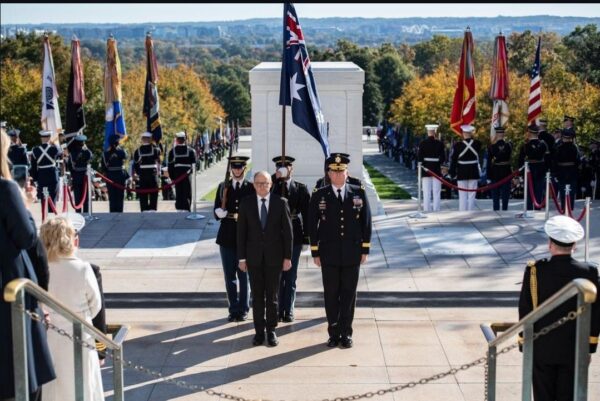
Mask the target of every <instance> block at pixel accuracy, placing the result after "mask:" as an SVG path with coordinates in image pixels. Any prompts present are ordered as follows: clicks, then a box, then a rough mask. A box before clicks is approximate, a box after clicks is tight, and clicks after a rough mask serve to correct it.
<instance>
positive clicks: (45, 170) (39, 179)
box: [31, 130, 62, 203]
mask: <svg viewBox="0 0 600 401" xmlns="http://www.w3.org/2000/svg"><path fill="white" fill-rule="evenodd" d="M51 135H52V131H46V130H42V131H40V138H41V141H42V144H41V145H38V146H36V147H34V148H33V149H32V150H31V177H32V178H33V180H34V181H35V182H36V183H37V185H36V188H37V194H38V198H39V199H44V193H43V189H44V188H47V189H48V196H49V197H50V198H52V201H53V202H54V203H56V198H57V195H58V168H57V162H58V161H59V159H60V158H61V157H62V150H61V149H60V148H59V147H58V146H56V145H54V144H52V143H50V137H51Z"/></svg>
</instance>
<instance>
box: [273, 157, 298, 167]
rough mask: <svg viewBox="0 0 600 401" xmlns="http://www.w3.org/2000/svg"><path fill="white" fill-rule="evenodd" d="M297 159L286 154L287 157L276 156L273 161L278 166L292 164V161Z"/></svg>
mask: <svg viewBox="0 0 600 401" xmlns="http://www.w3.org/2000/svg"><path fill="white" fill-rule="evenodd" d="M295 161H296V159H295V158H293V157H291V156H285V157H281V156H276V157H274V158H273V163H275V165H276V166H277V167H281V166H291V165H292V163H294V162H295Z"/></svg>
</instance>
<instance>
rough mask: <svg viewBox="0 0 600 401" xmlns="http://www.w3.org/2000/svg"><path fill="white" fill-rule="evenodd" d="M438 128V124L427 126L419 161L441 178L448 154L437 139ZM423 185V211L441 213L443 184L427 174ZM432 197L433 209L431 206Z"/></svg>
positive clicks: (418, 157)
mask: <svg viewBox="0 0 600 401" xmlns="http://www.w3.org/2000/svg"><path fill="white" fill-rule="evenodd" d="M438 127H439V125H437V124H427V125H425V129H426V130H427V139H425V140H424V141H422V142H421V143H420V144H419V151H418V152H417V160H418V161H419V162H421V165H422V166H423V167H425V168H427V169H428V170H430V171H431V172H433V173H435V174H437V175H438V176H441V175H442V171H441V164H442V163H444V162H445V161H446V152H445V151H444V144H443V143H442V141H440V140H438V139H436V138H435V133H436V130H437V129H438ZM421 185H422V188H423V210H424V211H425V212H430V211H434V212H437V211H439V210H440V193H441V191H442V183H441V182H440V181H439V180H438V179H437V178H434V177H433V176H431V175H430V174H429V173H428V172H427V173H423V178H422V179H421ZM432 197H433V207H432V204H431V198H432Z"/></svg>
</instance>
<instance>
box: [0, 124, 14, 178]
mask: <svg viewBox="0 0 600 401" xmlns="http://www.w3.org/2000/svg"><path fill="white" fill-rule="evenodd" d="M9 148H10V139H9V137H8V135H7V134H6V132H4V128H3V129H2V130H1V131H0V177H2V178H6V179H7V180H10V179H11V178H12V174H11V173H10V166H9V164H8V149H9Z"/></svg>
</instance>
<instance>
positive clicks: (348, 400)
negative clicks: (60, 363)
mask: <svg viewBox="0 0 600 401" xmlns="http://www.w3.org/2000/svg"><path fill="white" fill-rule="evenodd" d="M585 309H586V306H585V305H583V306H581V307H579V308H578V309H577V310H574V311H571V312H569V313H568V314H567V315H565V316H563V317H561V318H560V319H558V320H557V321H555V322H554V323H552V324H549V325H548V326H546V327H544V328H542V329H541V330H540V331H538V332H536V333H534V334H533V341H535V340H536V339H538V338H539V337H542V336H545V335H546V334H548V333H550V332H551V331H552V330H555V329H556V328H558V327H560V326H562V325H564V324H565V323H567V322H569V321H571V320H575V319H577V317H578V316H579V315H581V314H582V313H583V312H584V311H585ZM24 312H25V313H26V314H27V316H29V317H30V318H31V319H32V320H35V321H38V322H41V323H42V324H43V325H44V326H46V327H47V328H48V329H50V330H53V331H55V332H56V333H58V334H59V335H61V336H63V337H66V338H68V339H69V340H71V341H73V342H75V343H77V344H80V345H81V346H83V347H84V348H87V349H89V350H91V351H94V352H97V351H96V345H95V344H94V345H92V344H89V343H87V342H86V341H84V340H83V339H82V338H81V337H79V336H75V335H72V334H70V333H69V332H67V331H66V330H64V329H61V328H60V327H58V326H56V325H54V324H53V323H52V322H48V321H46V320H45V319H43V318H42V317H41V316H40V315H39V314H37V313H36V312H32V311H29V310H25V311H24ZM518 346H519V344H518V342H517V343H515V344H511V345H508V346H506V347H504V348H502V349H500V350H499V351H498V352H497V353H496V356H498V355H501V354H506V353H507V352H510V351H512V350H513V349H515V348H517V347H518ZM104 354H105V355H106V356H110V357H111V358H113V359H115V358H117V357H115V356H114V355H112V351H110V350H106V351H104ZM487 359H488V355H486V356H484V357H481V358H479V359H476V360H474V361H471V362H469V363H465V364H463V365H460V366H459V367H456V368H451V369H449V370H446V371H444V372H440V373H437V374H434V375H431V376H428V377H424V378H422V379H419V380H415V381H411V382H408V383H405V384H400V385H397V386H392V387H389V388H385V389H380V390H377V391H368V392H366V393H358V394H353V395H349V396H345V397H336V398H333V399H329V398H324V399H321V400H320V401H352V400H360V399H363V398H372V397H375V396H380V395H384V394H389V393H395V392H398V391H402V390H406V389H409V388H413V387H416V386H420V385H425V384H428V383H430V382H432V381H436V380H439V379H442V378H444V377H446V376H450V375H455V374H457V373H459V372H462V371H466V370H469V369H471V368H474V367H476V366H479V365H481V364H484V363H485V362H486V361H487ZM123 366H124V367H126V368H130V369H133V370H135V371H138V372H141V373H145V374H147V375H149V376H152V377H153V378H154V379H160V380H161V382H163V383H170V384H174V385H175V386H177V387H180V388H183V389H186V390H190V391H194V392H197V391H202V392H204V393H206V394H207V395H210V396H215V397H220V398H225V399H228V400H234V401H258V400H254V399H249V398H245V397H240V396H235V395H232V394H228V393H224V392H222V391H214V390H211V389H207V388H205V387H204V386H199V385H196V384H190V383H188V382H186V381H185V380H177V379H175V378H168V377H164V376H163V374H162V373H160V372H157V371H154V370H152V369H149V368H146V367H144V366H142V365H138V364H135V363H133V362H132V361H128V360H123ZM484 394H485V400H486V401H487V398H488V383H487V375H486V381H485V391H484ZM260 401H271V400H269V399H267V398H261V399H260Z"/></svg>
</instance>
